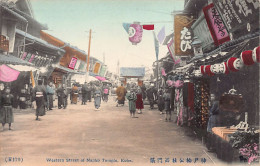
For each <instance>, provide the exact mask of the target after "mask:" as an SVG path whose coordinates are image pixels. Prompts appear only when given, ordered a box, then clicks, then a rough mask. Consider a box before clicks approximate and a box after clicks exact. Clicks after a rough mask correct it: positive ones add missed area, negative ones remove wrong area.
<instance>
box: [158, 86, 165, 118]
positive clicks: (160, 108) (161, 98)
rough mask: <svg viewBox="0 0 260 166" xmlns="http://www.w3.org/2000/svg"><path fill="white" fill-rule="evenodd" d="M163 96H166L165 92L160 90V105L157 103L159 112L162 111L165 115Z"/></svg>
mask: <svg viewBox="0 0 260 166" xmlns="http://www.w3.org/2000/svg"><path fill="white" fill-rule="evenodd" d="M163 94H164V92H163V90H162V88H160V89H159V91H158V95H157V96H158V103H157V105H158V110H159V111H160V114H161V115H162V114H163V110H164V99H163Z"/></svg>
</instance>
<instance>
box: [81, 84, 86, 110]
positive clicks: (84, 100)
mask: <svg viewBox="0 0 260 166" xmlns="http://www.w3.org/2000/svg"><path fill="white" fill-rule="evenodd" d="M87 86H88V85H87V82H85V83H84V85H83V86H82V89H81V94H82V103H81V105H86V102H87V97H88V96H87V89H88V87H87Z"/></svg>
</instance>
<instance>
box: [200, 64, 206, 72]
mask: <svg viewBox="0 0 260 166" xmlns="http://www.w3.org/2000/svg"><path fill="white" fill-rule="evenodd" d="M200 72H201V74H205V68H204V65H202V66H200Z"/></svg>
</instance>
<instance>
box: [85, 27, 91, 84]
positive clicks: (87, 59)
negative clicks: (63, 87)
mask: <svg viewBox="0 0 260 166" xmlns="http://www.w3.org/2000/svg"><path fill="white" fill-rule="evenodd" d="M90 44H91V29H90V30H89V42H88V58H86V61H87V73H86V80H85V81H86V82H88V78H89V57H90Z"/></svg>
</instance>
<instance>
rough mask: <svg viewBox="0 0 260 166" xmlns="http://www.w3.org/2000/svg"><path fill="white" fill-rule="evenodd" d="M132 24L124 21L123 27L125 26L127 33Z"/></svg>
mask: <svg viewBox="0 0 260 166" xmlns="http://www.w3.org/2000/svg"><path fill="white" fill-rule="evenodd" d="M130 25H131V24H129V23H123V27H124V29H125V31H126V33H128V30H129V27H130Z"/></svg>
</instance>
